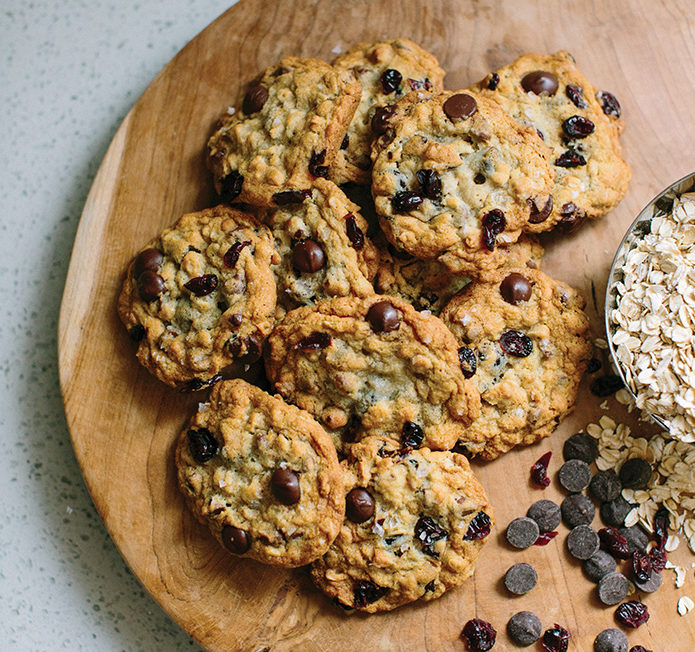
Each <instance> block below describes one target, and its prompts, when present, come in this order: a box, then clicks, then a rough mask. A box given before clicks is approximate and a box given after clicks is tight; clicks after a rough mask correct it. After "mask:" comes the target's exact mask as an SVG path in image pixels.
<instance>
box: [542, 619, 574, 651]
mask: <svg viewBox="0 0 695 652" xmlns="http://www.w3.org/2000/svg"><path fill="white" fill-rule="evenodd" d="M569 641H570V633H569V632H568V631H567V630H566V629H565V628H564V627H561V626H560V625H558V624H557V623H555V625H554V626H553V628H552V629H546V630H545V633H544V634H543V638H542V639H541V646H542V647H543V649H544V650H546V652H566V651H567V647H568V646H569Z"/></svg>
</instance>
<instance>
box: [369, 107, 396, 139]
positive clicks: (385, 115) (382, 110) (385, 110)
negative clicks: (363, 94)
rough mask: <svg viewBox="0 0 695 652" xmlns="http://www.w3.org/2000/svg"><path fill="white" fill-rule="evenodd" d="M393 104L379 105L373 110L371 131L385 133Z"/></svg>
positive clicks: (392, 110) (379, 134) (379, 133)
mask: <svg viewBox="0 0 695 652" xmlns="http://www.w3.org/2000/svg"><path fill="white" fill-rule="evenodd" d="M393 112H394V108H393V106H390V105H389V106H380V107H378V108H377V109H376V110H375V111H374V115H373V116H372V131H373V132H374V133H375V134H377V135H378V136H381V135H382V134H385V133H386V130H387V129H388V126H389V118H390V117H391V115H393Z"/></svg>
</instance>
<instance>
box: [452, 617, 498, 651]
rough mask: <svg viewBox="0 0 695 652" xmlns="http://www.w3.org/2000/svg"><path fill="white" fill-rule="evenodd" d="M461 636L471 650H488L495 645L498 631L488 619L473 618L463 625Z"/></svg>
mask: <svg viewBox="0 0 695 652" xmlns="http://www.w3.org/2000/svg"><path fill="white" fill-rule="evenodd" d="M460 638H461V640H462V641H464V642H465V644H466V649H467V650H469V651H470V652H487V650H491V649H492V648H493V647H494V645H495V639H496V638H497V631H496V630H495V628H494V627H493V626H492V625H491V624H490V623H489V622H487V621H486V620H481V619H480V618H473V619H472V620H469V621H468V622H467V623H466V624H465V625H464V626H463V630H462V631H461V637H460Z"/></svg>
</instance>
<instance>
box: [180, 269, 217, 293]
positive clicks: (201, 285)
mask: <svg viewBox="0 0 695 652" xmlns="http://www.w3.org/2000/svg"><path fill="white" fill-rule="evenodd" d="M183 287H185V288H186V289H187V290H188V291H189V292H192V293H193V294H195V295H196V296H197V297H204V296H207V295H208V294H210V293H211V292H212V291H213V290H214V289H215V288H216V287H217V276H216V275H215V274H203V275H202V276H196V277H195V278H192V279H191V280H190V281H188V282H187V283H184V284H183Z"/></svg>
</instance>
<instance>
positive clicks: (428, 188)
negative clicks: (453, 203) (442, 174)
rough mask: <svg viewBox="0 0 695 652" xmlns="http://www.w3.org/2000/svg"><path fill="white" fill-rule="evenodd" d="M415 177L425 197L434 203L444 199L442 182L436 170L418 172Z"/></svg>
mask: <svg viewBox="0 0 695 652" xmlns="http://www.w3.org/2000/svg"><path fill="white" fill-rule="evenodd" d="M415 176H416V177H417V180H418V183H419V184H420V193H421V194H422V196H423V197H426V198H427V199H431V200H432V201H439V200H440V199H441V198H442V180H441V179H440V178H439V175H438V174H437V173H436V172H435V171H434V170H418V171H417V173H416V175H415Z"/></svg>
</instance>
